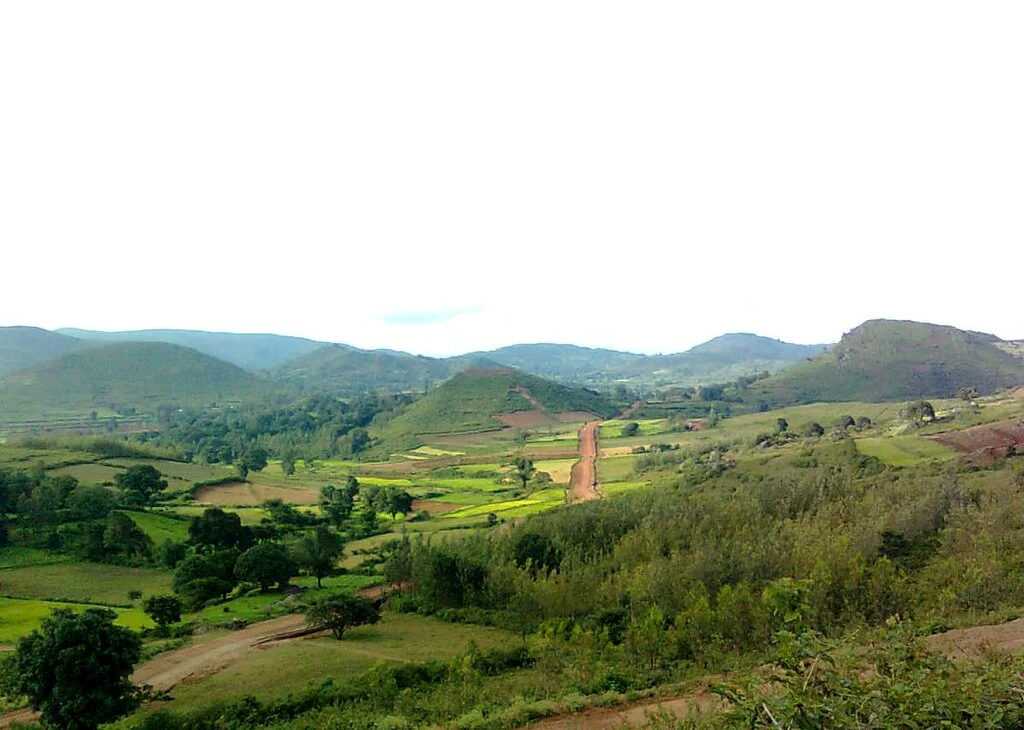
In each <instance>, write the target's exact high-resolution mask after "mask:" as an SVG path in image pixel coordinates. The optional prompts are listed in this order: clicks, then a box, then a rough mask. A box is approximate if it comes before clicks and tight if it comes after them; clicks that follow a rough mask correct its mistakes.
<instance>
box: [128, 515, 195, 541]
mask: <svg viewBox="0 0 1024 730" xmlns="http://www.w3.org/2000/svg"><path fill="white" fill-rule="evenodd" d="M125 514H127V515H128V516H129V517H131V518H132V521H133V522H135V524H136V525H138V526H139V528H140V529H141V530H142V531H143V532H145V533H146V534H147V535H149V538H150V539H151V540H152V541H153V544H154V545H159V544H160V543H162V542H163V541H164V540H172V541H174V542H184V541H185V540H187V539H188V520H179V519H175V518H173V517H167V516H165V515H159V514H155V513H153V512H126V513H125Z"/></svg>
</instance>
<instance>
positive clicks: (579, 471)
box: [569, 421, 601, 502]
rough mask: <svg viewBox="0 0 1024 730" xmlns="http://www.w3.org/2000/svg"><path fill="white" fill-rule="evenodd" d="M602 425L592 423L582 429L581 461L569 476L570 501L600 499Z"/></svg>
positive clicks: (580, 441) (580, 443)
mask: <svg viewBox="0 0 1024 730" xmlns="http://www.w3.org/2000/svg"><path fill="white" fill-rule="evenodd" d="M598 428H600V424H599V423H598V422H597V421H591V422H590V423H588V424H587V425H585V426H584V427H583V428H581V429H580V440H579V461H577V462H576V463H575V464H573V465H572V472H571V473H570V476H569V501H570V502H586V501H587V500H591V499H600V498H601V494H600V492H598V491H597V455H598V449H597V430H598Z"/></svg>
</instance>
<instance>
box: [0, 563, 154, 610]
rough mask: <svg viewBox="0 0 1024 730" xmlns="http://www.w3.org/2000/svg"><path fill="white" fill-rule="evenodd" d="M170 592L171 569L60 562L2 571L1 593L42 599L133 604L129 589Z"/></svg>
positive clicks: (122, 604) (147, 591) (146, 592)
mask: <svg viewBox="0 0 1024 730" xmlns="http://www.w3.org/2000/svg"><path fill="white" fill-rule="evenodd" d="M133 590H137V591H142V593H143V595H145V596H148V595H152V594H154V593H169V592H170V590H171V573H170V571H167V570H157V569H156V568H124V567H121V566H118V565H102V564H100V563H59V564H56V565H38V566H33V567H24V568H8V569H6V570H2V571H0V595H4V596H7V597H8V598H26V599H33V600H40V601H70V602H78V603H102V604H106V605H109V606H129V605H130V603H131V601H130V599H129V598H128V593H129V591H133Z"/></svg>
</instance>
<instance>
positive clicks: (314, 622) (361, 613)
mask: <svg viewBox="0 0 1024 730" xmlns="http://www.w3.org/2000/svg"><path fill="white" fill-rule="evenodd" d="M379 620H380V611H379V610H378V609H377V607H376V606H375V605H373V602H372V601H370V600H368V599H366V598H363V597H362V596H353V595H347V594H342V595H334V596H325V597H324V598H321V599H319V600H316V601H314V602H313V603H311V604H310V605H309V607H308V608H307V609H306V623H307V624H309V625H310V626H317V627H319V628H322V629H330V630H331V633H333V634H334V638H335V639H341V637H342V636H343V635H344V634H345V631H347V630H348V629H350V628H352V627H353V626H363V625H365V624H375V623H377V622H378V621H379Z"/></svg>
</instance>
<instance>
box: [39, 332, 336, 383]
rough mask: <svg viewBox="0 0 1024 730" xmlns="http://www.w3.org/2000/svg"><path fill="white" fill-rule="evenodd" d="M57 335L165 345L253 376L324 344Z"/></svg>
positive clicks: (193, 336) (223, 337) (218, 336)
mask: <svg viewBox="0 0 1024 730" xmlns="http://www.w3.org/2000/svg"><path fill="white" fill-rule="evenodd" d="M57 333H58V334H63V335H70V336H71V337H75V338H78V339H80V340H90V341H100V342H166V343H168V344H172V345H181V346H182V347H189V348H191V349H193V350H197V351H199V352H201V353H203V354H204V355H209V356H210V357H215V358H217V359H218V360H224V361H225V362H229V363H231V364H232V365H237V366H238V367H240V368H243V369H245V370H249V371H252V372H256V371H259V370H267V369H269V368H273V367H276V366H277V365H280V364H282V363H285V362H287V361H288V360H293V359H294V358H297V357H301V356H302V355H305V354H307V353H310V352H313V351H314V350H316V349H317V348H320V347H323V346H324V344H325V343H323V342H316V341H314V340H307V339H305V338H302V337H289V336H286V335H271V334H238V333H235V332H203V331H200V330H175V329H153V330H129V331H125V332H98V331H96V330H82V329H75V328H65V329H60V330H57Z"/></svg>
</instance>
